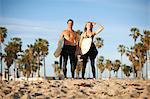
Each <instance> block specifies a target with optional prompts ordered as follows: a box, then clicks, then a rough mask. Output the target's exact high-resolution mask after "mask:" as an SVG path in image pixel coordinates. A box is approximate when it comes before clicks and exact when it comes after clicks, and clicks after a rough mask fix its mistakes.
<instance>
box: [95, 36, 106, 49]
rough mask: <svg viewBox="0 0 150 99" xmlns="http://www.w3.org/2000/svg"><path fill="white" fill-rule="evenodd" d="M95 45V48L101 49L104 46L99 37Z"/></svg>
mask: <svg viewBox="0 0 150 99" xmlns="http://www.w3.org/2000/svg"><path fill="white" fill-rule="evenodd" d="M95 44H96V47H97V48H101V47H102V46H103V45H104V40H103V39H102V38H100V37H96V41H95Z"/></svg>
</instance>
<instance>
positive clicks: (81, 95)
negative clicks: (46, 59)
mask: <svg viewBox="0 0 150 99" xmlns="http://www.w3.org/2000/svg"><path fill="white" fill-rule="evenodd" d="M0 82H1V83H0V99H17V98H19V99H20V98H21V99H56V98H60V99H112V98H113V99H132V98H133V99H137V98H138V99H150V80H144V81H142V80H117V79H116V80H114V79H112V80H92V79H88V80H79V79H75V80H71V79H66V80H43V81H41V80H39V81H28V82H27V81H9V82H8V81H0Z"/></svg>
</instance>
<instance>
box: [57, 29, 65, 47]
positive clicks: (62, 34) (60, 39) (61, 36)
mask: <svg viewBox="0 0 150 99" xmlns="http://www.w3.org/2000/svg"><path fill="white" fill-rule="evenodd" d="M63 38H64V31H63V32H62V33H61V35H60V38H59V40H58V45H59V43H61V41H62V39H63Z"/></svg>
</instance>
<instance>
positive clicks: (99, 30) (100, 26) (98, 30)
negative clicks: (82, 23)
mask: <svg viewBox="0 0 150 99" xmlns="http://www.w3.org/2000/svg"><path fill="white" fill-rule="evenodd" d="M92 24H93V26H94V25H98V29H97V30H96V31H95V32H94V34H95V35H96V34H98V33H100V32H101V31H102V30H103V29H104V27H103V26H102V25H100V24H98V23H95V22H92Z"/></svg>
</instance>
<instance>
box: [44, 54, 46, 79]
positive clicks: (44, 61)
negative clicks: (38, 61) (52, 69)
mask: <svg viewBox="0 0 150 99" xmlns="http://www.w3.org/2000/svg"><path fill="white" fill-rule="evenodd" d="M44 79H46V68H45V56H44Z"/></svg>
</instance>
